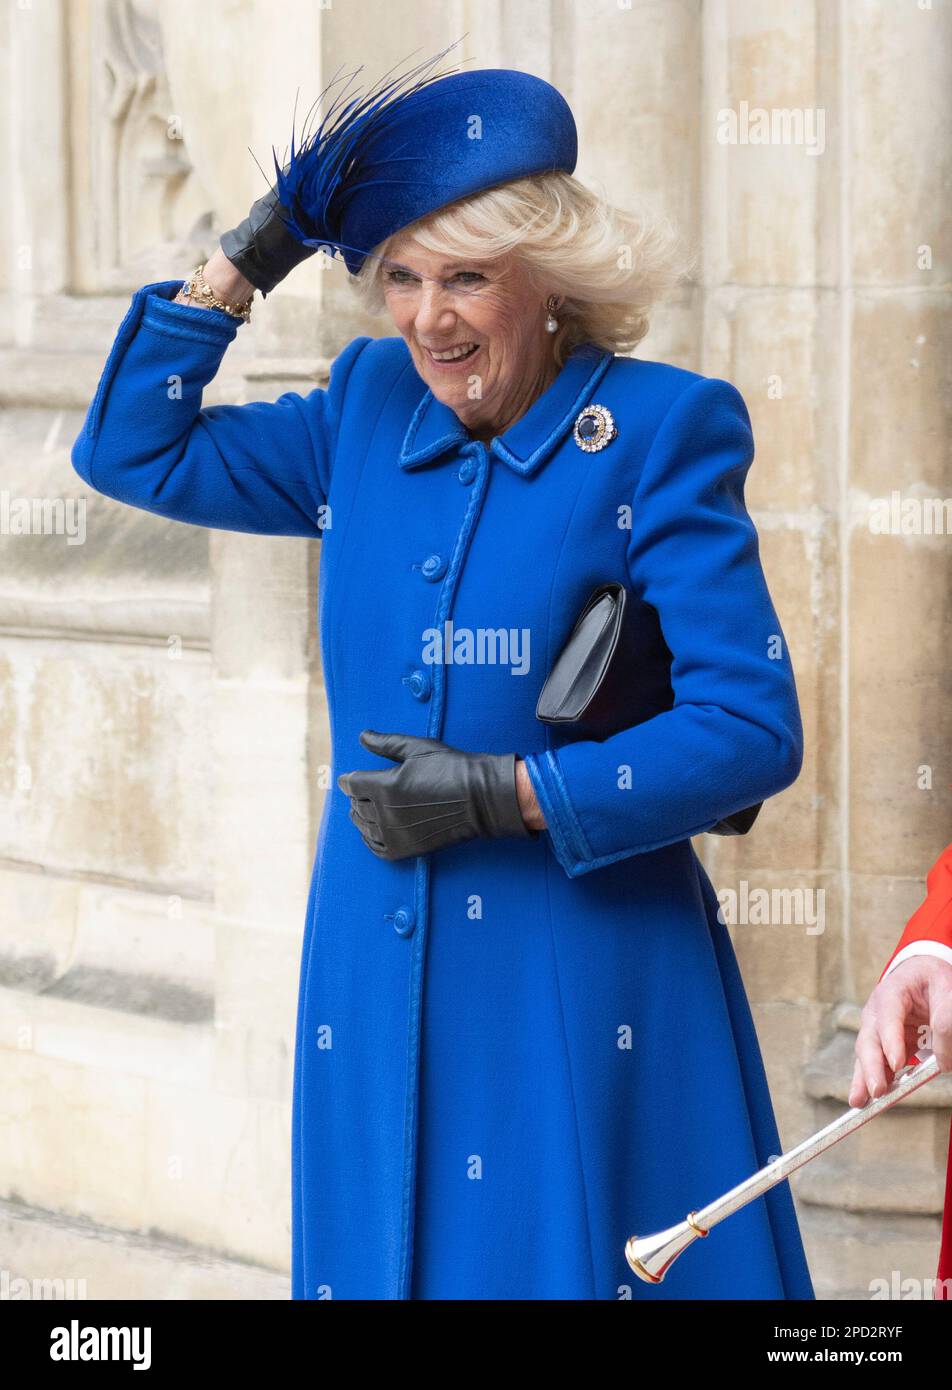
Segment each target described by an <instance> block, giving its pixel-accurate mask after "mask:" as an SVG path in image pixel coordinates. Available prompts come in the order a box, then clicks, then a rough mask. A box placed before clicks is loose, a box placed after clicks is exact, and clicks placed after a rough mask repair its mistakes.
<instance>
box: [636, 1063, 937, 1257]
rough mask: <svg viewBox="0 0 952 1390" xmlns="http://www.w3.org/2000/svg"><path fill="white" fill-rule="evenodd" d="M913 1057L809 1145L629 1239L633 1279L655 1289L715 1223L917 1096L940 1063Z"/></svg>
mask: <svg viewBox="0 0 952 1390" xmlns="http://www.w3.org/2000/svg"><path fill="white" fill-rule="evenodd" d="M916 1057H918V1058H919V1059H920V1060H919V1061H918V1062H916V1063H913V1064H909V1065H907V1066H905V1067H903V1068H902V1069H901V1070H900V1071H897V1072H896V1075H895V1077H894V1078H893V1081H892V1084H891V1085H890V1086H888V1087H887V1088H886V1090H885V1091H884V1092H883V1094H882V1095H881V1096H876V1097H875V1098H874V1099H871V1100H868V1101H867V1102H866V1104H865V1105H863V1106H861V1107H860V1108H859V1109H858V1110H857V1109H853V1110H847V1111H846V1112H845V1114H843V1115H840V1116H839V1118H838V1119H836V1120H833V1121H832V1123H831V1124H828V1125H827V1126H826V1128H825V1129H821V1130H819V1131H818V1132H817V1133H816V1134H814V1135H811V1137H810V1138H809V1139H804V1141H803V1143H802V1144H798V1145H797V1147H796V1148H795V1149H791V1150H790V1152H789V1153H785V1154H781V1155H780V1157H779V1158H775V1159H774V1161H773V1163H768V1164H767V1166H766V1168H761V1170H760V1172H759V1173H754V1174H753V1176H752V1177H749V1178H747V1179H745V1181H744V1182H742V1183H738V1185H737V1187H732V1188H731V1190H730V1192H725V1193H724V1196H723V1197H718V1199H717V1200H716V1201H715V1202H711V1203H709V1204H708V1206H706V1207H703V1208H702V1209H701V1210H700V1211H689V1212H688V1214H687V1216H686V1217H685V1218H684V1220H683V1221H681V1222H679V1223H678V1225H677V1226H669V1227H668V1229H667V1230H666V1231H658V1232H657V1233H656V1234H655V1235H653V1236H631V1237H630V1238H629V1240H628V1241H627V1243H626V1245H625V1259H626V1260H627V1261H628V1263H629V1264H630V1265H631V1267H632V1269H633V1270H634V1272H635V1273H636V1274H637V1275H638V1278H639V1279H643V1280H644V1281H645V1283H647V1284H660V1283H661V1281H662V1279H663V1278H664V1276H665V1274H666V1273H667V1272H668V1270H669V1269H670V1268H671V1266H672V1265H673V1264H674V1262H675V1260H676V1259H677V1258H678V1256H679V1255H680V1254H681V1252H682V1251H683V1250H686V1249H687V1247H688V1246H689V1245H692V1244H693V1243H694V1241H696V1240H697V1239H698V1237H699V1236H706V1235H708V1234H709V1233H710V1231H711V1228H712V1227H713V1226H716V1225H717V1223H718V1222H719V1221H723V1220H724V1218H725V1217H727V1216H731V1215H733V1213H734V1212H735V1211H739V1210H740V1208H741V1207H745V1206H746V1205H747V1203H748V1202H752V1201H753V1200H754V1199H755V1197H760V1196H762V1195H763V1194H764V1193H765V1192H769V1191H770V1189H771V1188H772V1187H776V1185H777V1183H780V1182H783V1181H784V1179H785V1178H788V1177H789V1176H790V1174H791V1173H793V1172H795V1171H796V1170H797V1169H798V1168H802V1167H803V1165H804V1164H805V1163H809V1162H810V1160H811V1159H813V1158H816V1157H817V1155H818V1154H821V1153H825V1152H826V1150H827V1149H831V1148H832V1147H833V1145H834V1144H838V1143H839V1142H840V1140H841V1139H845V1138H846V1136H847V1135H848V1134H852V1133H853V1131H854V1130H856V1129H860V1128H861V1127H862V1126H863V1125H865V1124H869V1122H870V1120H873V1119H875V1118H876V1116H877V1115H880V1114H881V1113H882V1112H883V1111H884V1110H888V1109H889V1107H890V1106H892V1105H895V1104H896V1103H897V1102H898V1101H900V1100H903V1099H904V1097H906V1096H910V1095H912V1093H913V1091H918V1089H919V1087H920V1086H924V1085H925V1084H926V1082H927V1081H931V1080H932V1078H933V1077H934V1076H938V1074H939V1063H938V1060H937V1058H936V1056H935V1054H934V1053H933V1052H930V1051H929V1050H928V1049H927V1048H920V1049H919V1051H918V1052H917V1053H916Z"/></svg>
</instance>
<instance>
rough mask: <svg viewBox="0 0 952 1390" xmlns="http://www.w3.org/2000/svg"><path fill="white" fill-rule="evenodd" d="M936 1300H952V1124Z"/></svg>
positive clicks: (951, 1127) (950, 1127)
mask: <svg viewBox="0 0 952 1390" xmlns="http://www.w3.org/2000/svg"><path fill="white" fill-rule="evenodd" d="M936 1278H937V1280H938V1286H937V1289H936V1298H941V1299H946V1298H952V1124H950V1126H949V1171H948V1174H947V1176H946V1180H945V1214H944V1216H943V1218H942V1249H941V1250H940V1252H939V1268H938V1271H937V1273H936ZM946 1280H947V1281H948V1283H946V1282H945V1281H946Z"/></svg>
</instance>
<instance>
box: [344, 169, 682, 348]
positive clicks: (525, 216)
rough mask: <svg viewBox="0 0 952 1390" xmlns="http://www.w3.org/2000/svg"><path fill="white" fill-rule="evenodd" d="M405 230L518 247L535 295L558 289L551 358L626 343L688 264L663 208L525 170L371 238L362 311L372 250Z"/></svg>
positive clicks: (447, 244)
mask: <svg viewBox="0 0 952 1390" xmlns="http://www.w3.org/2000/svg"><path fill="white" fill-rule="evenodd" d="M404 235H412V236H413V237H414V238H415V240H417V241H418V242H419V243H420V245H421V246H423V247H425V248H426V249H427V250H429V251H436V252H443V253H444V254H446V255H449V256H452V257H454V258H455V259H459V260H463V261H467V262H478V261H483V260H493V259H495V258H496V257H499V256H504V255H506V254H508V253H510V252H511V253H513V254H514V255H516V256H518V257H519V258H520V259H521V261H522V264H523V265H524V267H525V269H526V271H527V273H528V276H529V280H530V284H531V285H532V287H533V289H535V290H538V292H539V293H540V296H541V295H542V294H543V293H545V294H553V293H554V294H557V295H561V296H564V300H563V303H562V305H561V307H560V308H559V309H558V310H557V311H556V316H557V318H558V320H559V328H558V332H557V333H554V334H553V335H552V347H553V352H554V355H555V359H556V362H557V364H558V365H559V367H561V366H562V365H563V364H564V362H565V359H566V357H567V356H568V354H569V352H570V351H571V350H572V348H573V347H575V346H576V345H577V344H579V343H583V342H593V343H595V344H597V345H598V346H599V347H601V348H605V349H607V350H608V351H609V352H617V353H626V352H628V351H630V349H631V348H633V347H634V346H635V345H636V344H637V343H639V342H640V341H641V339H642V338H643V337H644V336H645V334H646V333H647V331H648V328H649V313H650V310H651V308H652V306H653V305H654V304H655V303H656V302H657V301H658V300H659V299H661V298H663V297H664V295H666V294H667V293H668V292H669V291H670V290H671V289H672V288H673V287H674V285H676V284H677V282H678V281H679V280H680V279H681V278H682V276H684V275H686V274H687V273H689V271H691V270H692V269H693V268H694V265H693V261H692V260H689V259H688V257H687V256H686V254H685V250H684V247H683V244H682V242H681V239H680V237H679V236H678V234H677V232H676V231H675V229H674V228H673V226H672V225H671V223H670V222H669V221H668V220H667V219H666V218H663V217H660V216H657V215H654V214H651V213H648V212H647V211H641V212H632V211H628V210H626V209H623V208H620V207H616V206H615V205H614V204H612V203H610V202H608V201H607V199H605V198H604V197H601V196H599V195H597V194H595V193H593V192H591V191H590V190H589V189H588V188H586V187H585V185H584V184H582V183H580V182H579V181H578V179H576V178H575V177H574V176H573V175H571V174H566V173H562V172H552V173H546V174H534V175H532V176H531V177H529V178H523V179H515V180H513V181H512V182H511V183H506V184H500V185H499V186H497V187H496V188H490V189H486V190H484V191H483V192H481V193H477V194H474V195H473V196H471V197H468V198H462V199H460V200H459V201H457V202H455V203H451V204H449V206H447V207H445V208H441V209H439V210H438V211H436V212H434V213H430V214H429V215H428V216H427V217H424V218H421V219H420V220H419V221H418V222H414V223H411V224H410V225H409V226H408V227H403V228H401V230H400V231H399V232H398V233H395V234H394V236H391V237H388V238H387V240H386V241H382V242H380V244H379V245H378V246H375V247H374V248H373V252H372V254H371V255H370V256H368V257H367V258H366V260H365V261H364V263H363V265H362V267H361V269H360V271H359V273H358V274H357V275H356V276H351V277H350V281H351V284H352V285H353V287H354V289H355V291H356V293H357V295H358V297H359V299H360V301H361V303H362V304H363V306H364V308H365V309H366V310H367V311H368V312H369V313H372V314H376V313H380V312H382V311H383V310H384V309H385V307H386V303H385V299H384V282H383V274H382V271H383V269H384V262H383V260H381V259H380V258H382V257H386V255H387V248H388V247H389V246H391V245H392V243H393V242H394V240H395V239H396V237H398V236H400V237H402V236H404Z"/></svg>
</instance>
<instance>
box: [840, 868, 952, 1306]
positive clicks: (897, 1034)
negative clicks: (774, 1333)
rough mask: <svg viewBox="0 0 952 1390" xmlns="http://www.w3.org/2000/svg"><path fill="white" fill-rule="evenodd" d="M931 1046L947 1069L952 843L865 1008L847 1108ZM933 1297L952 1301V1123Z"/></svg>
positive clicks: (950, 1065) (950, 1058)
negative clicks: (918, 1052)
mask: <svg viewBox="0 0 952 1390" xmlns="http://www.w3.org/2000/svg"><path fill="white" fill-rule="evenodd" d="M923 1046H925V1047H929V1048H931V1049H932V1051H933V1052H934V1053H935V1055H936V1057H937V1058H938V1059H939V1065H940V1067H941V1068H942V1070H943V1071H950V1070H952V845H947V846H946V848H945V849H944V850H943V851H942V853H941V854H940V855H939V858H938V859H937V860H936V862H935V863H934V864H933V866H932V868H931V869H930V870H929V872H928V874H927V875H926V898H925V901H924V902H923V903H922V904H921V905H920V906H919V907H918V908H917V909H916V911H915V912H914V913H913V915H912V916H911V917H910V918H909V921H908V922H907V923H906V928H905V931H904V932H903V934H902V936H901V937H900V938H899V941H898V942H897V944H896V948H895V950H894V951H893V953H892V955H891V956H890V958H889V960H888V961H887V962H886V966H885V968H884V969H883V972H882V974H881V975H880V977H879V982H878V983H877V985H876V988H875V989H874V990H873V992H872V994H871V995H870V997H869V999H868V1001H867V1003H866V1006H865V1008H864V1009H863V1013H862V1018H861V1021H860V1029H859V1035H858V1036H857V1039H856V1066H855V1069H854V1072H853V1082H852V1086H851V1088H850V1093H849V1102H850V1105H854V1106H859V1105H865V1104H866V1102H867V1100H868V1099H869V1098H870V1097H871V1096H877V1095H881V1094H882V1092H883V1091H884V1090H885V1089H886V1087H887V1086H888V1085H889V1083H890V1082H891V1081H892V1079H893V1076H894V1075H895V1073H896V1072H897V1071H898V1070H899V1069H900V1068H901V1067H902V1066H904V1065H905V1063H906V1062H907V1061H910V1060H912V1059H913V1055H914V1053H915V1052H916V1050H917V1049H918V1048H920V1047H923ZM936 1280H937V1283H936V1291H935V1296H936V1298H939V1299H949V1298H952V1123H950V1128H949V1160H948V1173H947V1176H946V1187H945V1211H944V1213H943V1217H942V1236H941V1242H940V1251H939V1266H938V1271H937V1274H936Z"/></svg>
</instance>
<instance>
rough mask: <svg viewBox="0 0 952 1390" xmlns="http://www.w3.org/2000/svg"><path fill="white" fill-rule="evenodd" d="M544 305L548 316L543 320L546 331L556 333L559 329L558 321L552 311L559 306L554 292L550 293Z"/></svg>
mask: <svg viewBox="0 0 952 1390" xmlns="http://www.w3.org/2000/svg"><path fill="white" fill-rule="evenodd" d="M545 307H546V308H547V309H548V311H549V317H548V318H547V319H546V321H545V331H546V333H557V332H558V331H559V321H558V319H557V318H556V317H555V313H554V311H555V310H556V309H557V308H558V307H559V301H558V299H557V298H556V296H555V295H554V294H550V295H549V297H548V299H547V300H546V302H545Z"/></svg>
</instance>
